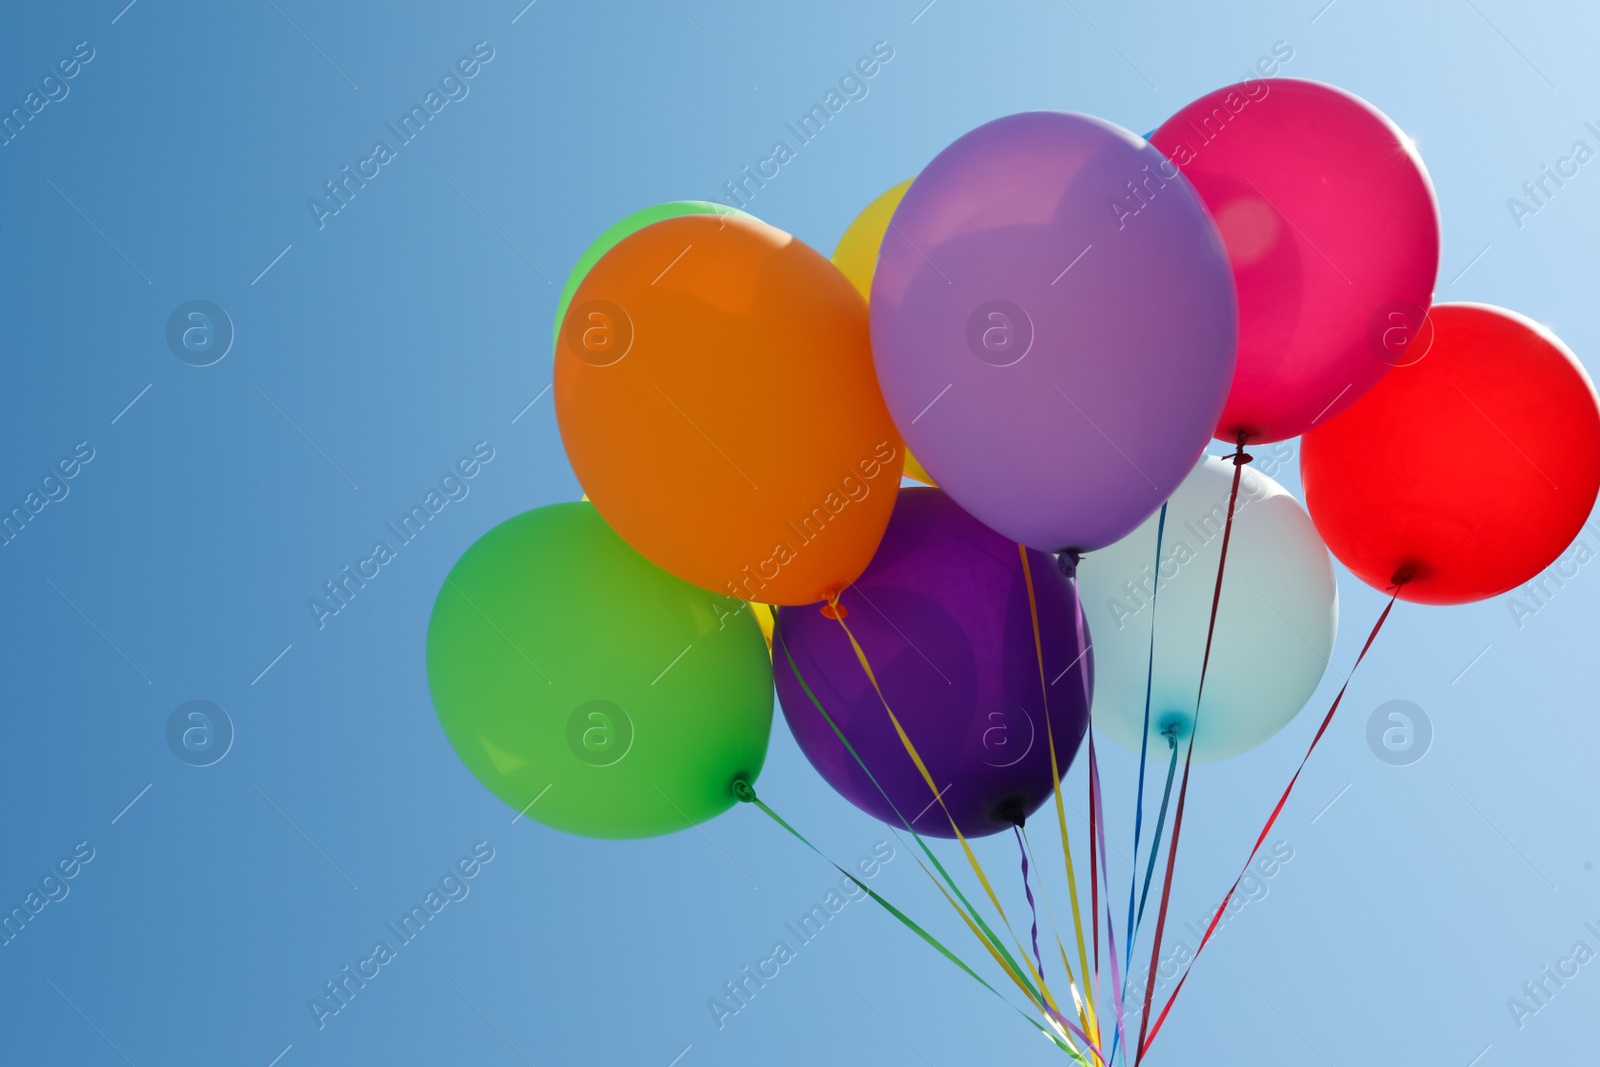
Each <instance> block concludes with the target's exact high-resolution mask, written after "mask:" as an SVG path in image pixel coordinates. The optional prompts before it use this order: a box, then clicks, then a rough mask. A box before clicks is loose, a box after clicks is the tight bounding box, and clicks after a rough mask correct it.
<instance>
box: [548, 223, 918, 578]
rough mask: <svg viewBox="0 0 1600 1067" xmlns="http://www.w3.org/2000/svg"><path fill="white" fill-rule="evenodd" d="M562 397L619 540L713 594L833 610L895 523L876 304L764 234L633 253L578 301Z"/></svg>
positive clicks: (558, 389)
mask: <svg viewBox="0 0 1600 1067" xmlns="http://www.w3.org/2000/svg"><path fill="white" fill-rule="evenodd" d="M555 395H556V417H557V421H558V422H559V424H560V427H561V438H562V441H563V442H564V443H565V445H566V448H567V456H568V458H569V459H570V460H571V461H572V466H573V469H574V470H575V471H576V472H577V475H578V481H579V482H580V483H582V485H583V488H584V490H585V491H586V492H587V493H588V494H589V496H590V498H591V499H592V500H593V501H594V505H595V507H596V508H598V509H599V511H600V514H601V515H602V516H604V518H605V520H606V522H607V523H609V524H610V525H611V528H612V529H614V530H615V531H616V532H617V533H618V534H620V535H621V536H622V538H623V539H624V540H625V541H627V542H628V543H629V544H630V545H632V546H633V547H634V548H635V549H636V550H637V551H638V552H639V553H640V554H641V555H643V556H645V557H646V558H648V559H650V560H651V561H652V562H654V563H655V564H656V565H657V566H659V567H661V568H663V569H665V570H667V571H670V572H671V573H673V574H675V575H677V576H678V577H680V578H683V579H685V580H687V581H690V582H694V583H695V584H697V585H700V586H703V587H704V588H706V589H711V590H714V591H716V592H719V593H727V594H730V595H732V596H737V597H740V598H742V599H745V600H759V601H761V602H763V603H766V604H790V605H793V604H809V603H813V602H815V601H818V600H824V599H826V598H827V597H829V596H830V595H832V594H834V593H836V592H839V591H840V590H842V589H844V587H845V586H846V585H848V584H849V583H850V582H851V581H853V580H854V579H855V578H856V577H857V576H858V575H859V574H860V573H861V572H862V571H863V570H864V569H865V568H866V566H867V563H868V561H869V560H871V558H872V554H873V552H875V551H876V550H877V547H878V542H879V541H880V540H881V539H882V537H883V531H884V528H885V527H886V526H887V525H888V523H889V512H890V511H891V510H892V509H893V507H894V501H895V494H896V490H897V488H898V486H899V484H900V475H901V471H902V469H903V463H904V460H903V456H904V452H905V446H904V445H903V444H902V443H901V440H900V435H899V433H898V432H897V431H896V430H895V427H894V423H893V422H892V421H891V420H890V418H889V411H888V408H887V407H886V406H885V405H884V402H883V396H882V394H881V393H880V392H879V390H878V382H877V378H876V376H875V375H874V373H873V368H872V349H871V343H870V339H869V336H868V327H867V305H866V302H865V301H863V300H862V299H861V296H860V294H859V293H857V292H856V291H855V289H854V287H852V286H851V284H850V282H849V280H848V279H847V278H845V276H844V275H843V274H841V273H840V272H839V270H838V268H836V267H834V266H833V264H831V263H829V262H828V261H827V260H826V259H824V258H823V257H822V256H821V255H819V254H818V253H817V252H815V251H813V250H812V249H810V248H808V247H807V246H806V245H805V244H803V243H801V242H800V241H798V240H796V239H795V238H794V237H792V236H790V235H789V234H787V233H784V232H783V231H782V230H778V229H775V228H774V227H772V226H768V225H767V224H766V223H764V222H759V221H757V220H755V219H744V218H738V217H733V216H722V217H717V216H711V215H686V216H681V217H678V218H673V219H666V220H664V221H661V222H657V223H654V224H652V225H650V226H647V227H645V228H644V229H642V230H639V231H638V232H636V233H634V234H632V235H630V236H628V237H626V238H624V239H623V240H622V241H620V242H618V243H617V245H616V246H615V247H614V248H612V249H611V251H609V252H607V253H606V254H605V255H604V256H603V257H601V259H600V261H599V262H598V263H596V264H595V265H594V267H593V268H591V269H590V271H589V274H588V276H587V277H586V278H584V280H583V282H582V284H581V285H579V287H578V291H577V293H576V294H574V296H573V298H572V304H571V306H570V307H569V309H568V311H567V315H566V319H565V321H564V322H563V323H562V327H561V339H560V341H559V343H558V344H557V346H556V359H555Z"/></svg>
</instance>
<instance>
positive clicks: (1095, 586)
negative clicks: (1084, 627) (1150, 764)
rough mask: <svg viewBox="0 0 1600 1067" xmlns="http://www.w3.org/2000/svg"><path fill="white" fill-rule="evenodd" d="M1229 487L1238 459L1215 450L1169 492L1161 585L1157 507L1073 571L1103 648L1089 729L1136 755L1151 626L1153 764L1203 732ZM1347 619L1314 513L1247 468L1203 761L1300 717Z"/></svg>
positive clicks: (1197, 744) (1197, 750) (1197, 745)
mask: <svg viewBox="0 0 1600 1067" xmlns="http://www.w3.org/2000/svg"><path fill="white" fill-rule="evenodd" d="M1232 482H1233V463H1232V461H1231V460H1226V459H1220V458H1218V457H1215V456H1207V457H1206V458H1204V459H1203V460H1201V462H1200V464H1199V466H1197V467H1196V468H1195V469H1194V471H1193V472H1191V473H1190V475H1189V477H1188V478H1186V479H1184V482H1183V484H1182V485H1180V486H1179V487H1178V490H1177V492H1175V493H1173V495H1172V498H1171V500H1170V501H1169V502H1168V505H1167V517H1166V527H1165V532H1164V534H1163V536H1162V540H1161V563H1160V567H1159V583H1160V584H1159V588H1157V587H1156V582H1157V580H1158V578H1157V574H1158V571H1157V567H1156V526H1157V523H1158V520H1159V518H1160V513H1159V512H1158V513H1157V514H1156V515H1152V516H1151V517H1150V519H1149V520H1147V521H1146V522H1145V523H1144V525H1142V526H1140V527H1139V528H1138V529H1137V530H1135V531H1134V532H1133V533H1131V534H1129V535H1128V536H1127V537H1125V538H1123V539H1122V540H1121V541H1118V542H1117V543H1116V544H1114V545H1111V546H1110V547H1109V548H1106V549H1103V550H1101V551H1099V552H1094V553H1091V554H1089V555H1087V556H1085V557H1084V558H1083V559H1082V560H1081V561H1080V562H1079V564H1078V593H1079V596H1080V597H1081V598H1082V602H1083V611H1084V615H1085V616H1086V618H1087V619H1088V622H1089V636H1090V639H1091V641H1092V642H1093V648H1094V675H1095V677H1094V705H1093V715H1094V720H1093V721H1094V725H1095V726H1096V727H1098V728H1099V729H1100V730H1101V731H1102V732H1103V733H1104V734H1105V735H1106V736H1108V737H1110V738H1111V739H1112V740H1114V741H1116V742H1117V743H1118V744H1121V745H1123V746H1125V747H1127V748H1130V749H1132V750H1133V751H1135V752H1137V751H1139V740H1140V733H1141V730H1142V728H1143V726H1144V715H1145V684H1146V671H1147V665H1148V663H1149V659H1148V657H1149V654H1150V631H1151V625H1152V620H1153V621H1154V626H1155V672H1154V675H1153V678H1152V686H1151V691H1150V742H1149V746H1150V747H1149V751H1150V755H1151V757H1152V758H1155V759H1158V760H1165V759H1167V758H1169V754H1170V752H1171V751H1172V749H1171V748H1170V747H1169V746H1168V743H1167V737H1168V736H1169V735H1170V736H1172V737H1173V738H1174V739H1175V740H1176V742H1177V743H1178V745H1179V746H1180V747H1179V751H1180V752H1181V751H1183V747H1182V746H1184V745H1186V744H1187V741H1188V737H1189V734H1190V732H1191V731H1192V730H1193V729H1194V722H1195V698H1196V695H1197V692H1198V689H1199V685H1200V664H1201V660H1202V658H1203V657H1204V655H1205V643H1206V624H1207V621H1208V619H1209V618H1210V615H1211V599H1212V594H1213V591H1214V590H1215V588H1216V581H1217V563H1218V560H1219V559H1220V557H1221V547H1222V532H1223V526H1224V524H1225V522H1226V520H1227V514H1228V490H1229V487H1230V486H1231V485H1232ZM1152 592H1154V593H1155V594H1156V595H1155V596H1154V597H1153V598H1152V595H1151V594H1152ZM1152 599H1153V601H1154V605H1155V607H1154V610H1153V611H1152V609H1151V604H1152ZM1338 623H1339V591H1338V586H1337V584H1336V583H1335V581H1334V576H1333V564H1332V561H1331V560H1330V558H1329V556H1328V550H1327V547H1326V546H1325V545H1324V544H1323V543H1322V538H1320V537H1319V536H1318V535H1317V531H1316V528H1315V527H1314V526H1313V525H1312V523H1311V517H1310V516H1309V515H1307V514H1306V512H1305V510H1304V509H1303V508H1302V507H1301V506H1300V504H1299V502H1298V501H1296V500H1295V498H1294V497H1293V496H1291V495H1290V494H1289V493H1288V492H1287V491H1286V490H1285V489H1284V488H1283V487H1282V486H1281V485H1279V484H1278V483H1277V482H1275V481H1273V480H1272V479H1271V478H1269V477H1267V476H1266V475H1265V474H1262V473H1261V472H1260V471H1257V470H1255V469H1253V468H1252V467H1250V466H1248V465H1246V466H1245V468H1244V472H1243V476H1242V478H1241V480H1240V483H1239V499H1238V503H1237V505H1236V507H1235V511H1234V519H1233V534H1232V538H1231V540H1230V541H1229V543H1228V565H1227V568H1226V570H1225V571H1224V573H1223V578H1222V597H1221V600H1220V602H1219V603H1218V607H1217V625H1216V632H1215V636H1214V638H1213V639H1212V645H1211V662H1210V665H1209V667H1208V668H1207V670H1206V684H1205V696H1204V703H1203V704H1202V705H1201V708H1200V717H1199V724H1200V726H1199V731H1198V733H1196V735H1195V741H1194V759H1195V760H1197V761H1207V760H1220V759H1227V758H1228V757H1230V756H1236V755H1238V754H1239V753H1241V752H1244V751H1246V750H1248V749H1251V748H1254V747H1255V746H1256V745H1259V744H1261V743H1262V742H1263V741H1265V740H1266V739H1267V738H1269V737H1271V736H1272V735H1273V734H1275V733H1277V732H1278V731H1279V730H1281V729H1282V728H1283V727H1284V725H1285V724H1286V723H1288V722H1289V720H1290V719H1292V718H1294V716H1295V714H1296V713H1297V712H1299V710H1300V709H1301V708H1302V707H1303V706H1304V705H1305V702H1306V701H1307V699H1309V698H1310V696H1311V693H1312V691H1313V690H1315V689H1316V687H1317V683H1318V682H1319V681H1321V680H1322V674H1323V671H1324V670H1326V669H1327V665H1328V658H1329V656H1330V655H1331V654H1332V652H1333V638H1334V633H1335V631H1336V630H1337V629H1338Z"/></svg>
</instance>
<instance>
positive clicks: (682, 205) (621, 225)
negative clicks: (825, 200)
mask: <svg viewBox="0 0 1600 1067" xmlns="http://www.w3.org/2000/svg"><path fill="white" fill-rule="evenodd" d="M680 215H737V216H738V217H739V218H741V219H749V218H754V217H755V216H753V215H747V214H745V213H744V212H743V211H740V210H739V209H738V208H734V207H729V206H728V205H727V204H713V203H711V202H710V201H707V200H673V201H670V202H668V203H665V204H657V205H656V206H654V207H647V208H644V209H643V210H641V211H635V212H634V213H633V214H631V215H629V216H627V217H626V218H624V219H622V220H621V221H620V222H613V223H612V224H611V225H610V226H608V227H606V231H605V232H604V233H602V234H601V235H600V236H599V237H596V238H595V239H594V242H593V243H592V244H590V245H589V247H588V248H585V249H584V250H583V255H581V256H579V257H578V262H577V263H576V264H575V265H574V266H573V268H572V273H571V274H569V275H567V284H566V285H564V286H562V287H561V299H560V300H558V301H557V302H556V321H555V328H554V330H553V331H552V332H551V337H550V347H551V348H554V347H555V346H556V344H557V342H559V341H560V340H561V320H562V319H564V318H566V317H567V305H568V304H571V303H572V294H573V293H576V292H577V291H578V285H579V284H580V283H581V282H582V281H583V279H584V278H585V277H586V276H587V275H588V273H589V268H590V267H593V266H594V265H595V264H596V263H598V262H600V257H601V256H603V255H605V254H606V253H607V252H609V251H611V249H612V248H613V247H614V246H615V245H616V244H617V242H619V241H621V240H622V239H623V238H624V237H627V236H628V235H629V234H632V233H637V232H638V231H640V230H642V229H644V228H645V227H646V226H648V225H650V224H651V223H652V222H660V221H661V220H662V219H675V218H677V217H678V216H680Z"/></svg>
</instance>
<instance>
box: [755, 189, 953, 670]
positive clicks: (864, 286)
mask: <svg viewBox="0 0 1600 1067" xmlns="http://www.w3.org/2000/svg"><path fill="white" fill-rule="evenodd" d="M912 181H913V179H911V178H907V179H906V180H905V181H903V182H901V183H900V184H899V185H897V186H895V187H894V188H893V189H890V190H889V191H888V192H886V193H884V194H883V195H882V196H880V197H878V199H876V200H874V201H873V202H872V203H870V204H868V205H867V207H866V209H865V210H863V211H862V212H861V214H859V215H857V216H856V218H855V221H854V222H852V223H851V224H850V225H849V226H848V227H847V228H846V229H845V231H844V236H843V237H841V238H839V245H838V247H837V248H835V249H834V250H833V257H832V258H833V265H834V266H835V267H838V268H839V269H840V270H841V271H843V272H844V276H845V277H846V278H849V279H850V284H851V285H854V286H855V287H856V291H857V292H859V293H860V294H861V296H862V298H863V299H865V300H867V301H869V302H870V301H871V300H872V276H873V274H874V273H875V272H876V271H877V269H878V248H879V246H880V245H882V244H883V235H884V234H886V233H888V232H889V219H890V218H891V217H892V216H893V215H894V209H895V208H897V207H899V206H900V199H901V197H903V196H905V195H906V190H907V189H909V188H911V182H912ZM906 475H907V477H910V478H915V479H916V480H917V481H919V482H923V483H925V484H927V485H934V484H935V482H934V480H933V479H932V478H931V477H929V476H928V472H927V471H925V470H923V469H922V464H920V463H918V462H917V457H915V456H913V455H912V454H911V453H910V452H909V451H907V452H906ZM757 618H759V616H757ZM762 625H763V627H767V628H769V629H768V644H771V634H770V624H769V623H762Z"/></svg>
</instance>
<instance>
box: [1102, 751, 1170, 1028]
mask: <svg viewBox="0 0 1600 1067" xmlns="http://www.w3.org/2000/svg"><path fill="white" fill-rule="evenodd" d="M1165 737H1166V739H1167V745H1168V746H1169V747H1170V748H1171V749H1172V759H1171V761H1170V762H1168V764H1167V784H1166V788H1165V789H1163V790H1162V791H1161V811H1160V813H1159V814H1157V816H1156V832H1155V834H1154V835H1152V836H1151V838H1150V860H1149V862H1148V863H1146V864H1145V868H1144V888H1143V889H1141V890H1140V891H1139V912H1138V914H1137V915H1133V914H1132V912H1131V910H1130V918H1129V919H1128V924H1129V927H1130V930H1129V932H1128V961H1129V966H1128V975H1127V977H1128V978H1130V979H1131V978H1132V977H1133V964H1132V961H1133V946H1134V945H1135V944H1137V943H1138V940H1139V926H1140V924H1142V923H1143V922H1144V906H1145V902H1146V901H1147V900H1149V899H1150V881H1151V879H1152V878H1153V877H1154V876H1155V873H1156V855H1157V854H1158V853H1159V852H1160V851H1161V831H1162V829H1163V828H1164V827H1165V826H1166V823H1167V802H1168V801H1170V800H1171V799H1172V780H1173V778H1175V777H1176V776H1177V772H1178V739H1177V737H1176V736H1175V735H1174V733H1173V731H1171V730H1169V731H1168V732H1167V733H1166V734H1165ZM1134 855H1135V856H1137V855H1138V853H1137V852H1135V853H1134ZM1133 877H1134V879H1135V884H1137V879H1138V877H1139V867H1138V864H1137V863H1135V864H1134V868H1133ZM1128 892H1129V894H1130V895H1129V897H1128V906H1129V908H1130V909H1131V908H1132V907H1133V897H1132V893H1133V886H1131V885H1130V886H1129V887H1128ZM1127 997H1128V987H1127V985H1126V983H1124V985H1123V987H1122V991H1121V993H1120V994H1119V997H1118V999H1119V1001H1126V1000H1127ZM1118 1009H1119V1010H1120V1009H1121V1004H1120V1003H1119V1004H1118ZM1116 1055H1117V1042H1116V1040H1115V1039H1113V1040H1112V1042H1111V1056H1112V1058H1113V1059H1115V1058H1116Z"/></svg>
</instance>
